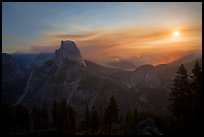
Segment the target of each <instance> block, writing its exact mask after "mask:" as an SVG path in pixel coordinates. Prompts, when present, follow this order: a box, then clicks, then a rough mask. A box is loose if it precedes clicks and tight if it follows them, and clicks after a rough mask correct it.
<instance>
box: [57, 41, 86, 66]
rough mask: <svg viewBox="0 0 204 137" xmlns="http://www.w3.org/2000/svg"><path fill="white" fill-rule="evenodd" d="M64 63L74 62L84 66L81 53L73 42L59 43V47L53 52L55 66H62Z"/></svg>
mask: <svg viewBox="0 0 204 137" xmlns="http://www.w3.org/2000/svg"><path fill="white" fill-rule="evenodd" d="M65 61H74V62H76V63H79V64H82V65H84V66H86V64H85V62H84V59H83V57H82V55H81V52H80V50H79V48H78V47H77V45H76V44H75V42H74V41H71V40H65V41H63V40H62V41H61V46H60V48H59V49H58V50H56V51H55V62H56V64H57V65H61V64H63V63H64V62H65Z"/></svg>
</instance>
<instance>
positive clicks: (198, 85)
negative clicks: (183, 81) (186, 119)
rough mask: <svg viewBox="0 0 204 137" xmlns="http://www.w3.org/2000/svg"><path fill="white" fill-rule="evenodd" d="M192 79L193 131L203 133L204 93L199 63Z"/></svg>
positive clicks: (193, 70) (193, 71)
mask: <svg viewBox="0 0 204 137" xmlns="http://www.w3.org/2000/svg"><path fill="white" fill-rule="evenodd" d="M191 78H192V79H193V82H192V83H191V84H190V85H191V90H192V93H193V106H192V109H193V110H192V111H193V114H192V115H193V118H192V122H193V126H192V128H194V129H193V130H195V131H194V133H195V132H196V133H199V132H201V131H202V129H201V127H202V119H203V111H202V109H203V99H204V98H203V92H202V69H201V67H200V66H199V63H198V61H197V62H196V64H195V66H194V68H193V69H192V75H191Z"/></svg>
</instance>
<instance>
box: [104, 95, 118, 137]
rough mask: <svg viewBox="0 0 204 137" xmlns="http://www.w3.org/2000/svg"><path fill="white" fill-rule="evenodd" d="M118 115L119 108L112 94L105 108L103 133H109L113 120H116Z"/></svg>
mask: <svg viewBox="0 0 204 137" xmlns="http://www.w3.org/2000/svg"><path fill="white" fill-rule="evenodd" d="M118 115H119V109H118V105H117V103H116V100H115V98H114V97H113V96H112V97H111V98H110V100H109V104H108V106H107V108H106V109H105V114H104V122H103V124H104V132H105V134H108V135H109V134H111V130H112V124H113V123H114V122H115V123H117V122H118Z"/></svg>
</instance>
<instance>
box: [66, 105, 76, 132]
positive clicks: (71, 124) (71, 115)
mask: <svg viewBox="0 0 204 137" xmlns="http://www.w3.org/2000/svg"><path fill="white" fill-rule="evenodd" d="M67 116H68V123H67V124H68V125H67V128H68V130H67V131H68V134H69V135H75V134H76V113H75V111H74V109H73V108H72V107H71V106H70V105H67Z"/></svg>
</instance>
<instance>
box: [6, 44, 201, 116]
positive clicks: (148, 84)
mask: <svg viewBox="0 0 204 137" xmlns="http://www.w3.org/2000/svg"><path fill="white" fill-rule="evenodd" d="M3 56H4V54H2V57H3ZM9 57H10V58H13V61H14V62H15V63H16V64H18V65H17V66H19V67H17V68H20V69H17V70H16V71H19V72H20V71H22V72H23V73H24V74H25V77H24V80H23V81H24V84H21V85H22V87H23V88H21V90H19V91H21V92H19V94H20V93H21V94H20V95H19V94H18V95H17V96H15V94H9V96H11V97H13V96H15V99H14V100H13V101H12V102H14V101H15V104H21V105H24V106H26V107H27V108H28V110H29V111H32V108H33V107H34V106H36V105H37V106H41V105H43V104H47V106H48V107H49V109H50V110H51V107H52V103H53V101H54V100H57V101H60V100H61V99H65V100H66V101H67V103H68V104H70V105H71V106H73V107H74V109H75V110H76V111H77V114H78V115H83V112H84V110H85V108H86V106H87V105H88V106H89V107H91V106H93V105H94V106H95V107H96V108H97V109H99V111H100V112H101V111H103V110H104V107H105V106H106V103H107V101H108V100H109V98H110V97H111V96H114V97H115V98H116V100H117V103H118V105H119V108H120V110H121V111H129V110H131V109H134V108H137V109H140V110H141V109H142V110H151V111H154V112H162V113H165V112H167V110H166V108H167V106H168V103H169V102H168V95H169V92H170V89H171V86H172V82H173V79H174V77H175V74H176V71H177V69H178V67H179V66H180V63H182V62H184V63H186V64H184V65H186V66H187V67H188V65H189V66H191V68H192V64H194V63H195V58H194V59H192V60H190V59H189V58H184V59H179V60H177V61H175V63H173V62H172V63H169V64H160V65H157V66H153V65H151V64H145V65H141V66H139V67H137V68H136V69H135V70H134V71H127V70H122V69H118V68H110V67H107V66H101V65H98V64H96V63H93V62H91V61H88V60H84V58H83V56H82V55H81V52H80V50H79V48H78V47H77V45H76V44H75V43H74V42H73V41H61V45H60V46H59V49H57V50H56V51H55V53H41V54H35V55H34V54H31V55H30V54H21V55H14V54H11V55H9ZM196 59H197V58H196ZM199 59H200V60H201V58H199ZM24 61H25V62H24ZM7 63H8V64H7ZM15 63H14V64H15ZM6 65H7V66H8V65H9V62H7V61H4V64H2V68H4V67H5V66H6ZM11 66H12V65H10V67H11ZM11 68H12V67H11ZM4 70H5V69H4ZM2 73H4V72H2ZM17 74H18V73H17ZM4 75H8V76H9V73H6V72H5V73H4ZM13 82H14V83H16V86H19V85H20V84H18V81H13ZM7 84H8V86H7V87H10V91H9V92H11V93H12V92H14V91H12V90H14V89H13V87H12V86H11V85H12V82H11V81H9V82H8V83H7ZM15 89H17V88H15ZM6 90H7V89H6ZM6 90H5V91H6ZM6 92H7V91H6ZM9 96H8V97H7V99H8V98H9ZM19 96H20V97H19Z"/></svg>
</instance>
